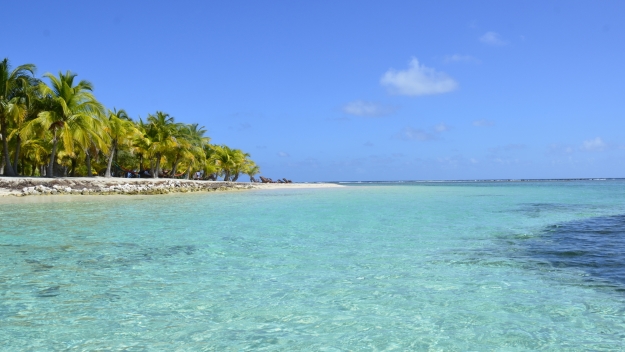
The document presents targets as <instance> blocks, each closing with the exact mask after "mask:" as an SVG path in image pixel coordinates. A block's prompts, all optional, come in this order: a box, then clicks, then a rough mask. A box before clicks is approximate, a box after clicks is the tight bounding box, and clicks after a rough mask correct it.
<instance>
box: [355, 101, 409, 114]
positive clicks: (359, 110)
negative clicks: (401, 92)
mask: <svg viewBox="0 0 625 352" xmlns="http://www.w3.org/2000/svg"><path fill="white" fill-rule="evenodd" d="M396 110H397V108H395V107H392V106H384V105H380V104H377V103H372V102H368V101H362V100H356V101H352V102H350V103H347V104H346V105H345V106H343V112H344V113H346V114H350V115H355V116H362V117H382V116H387V115H390V114H392V113H394V112H395V111H396Z"/></svg>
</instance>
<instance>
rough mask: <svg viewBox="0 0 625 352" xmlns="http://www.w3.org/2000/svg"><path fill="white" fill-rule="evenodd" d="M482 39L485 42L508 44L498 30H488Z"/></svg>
mask: <svg viewBox="0 0 625 352" xmlns="http://www.w3.org/2000/svg"><path fill="white" fill-rule="evenodd" d="M480 41H481V42H482V43H484V44H488V45H495V46H503V45H506V44H508V42H507V41H505V40H504V39H503V38H502V37H501V35H499V33H497V32H486V33H484V35H482V36H481V37H480Z"/></svg>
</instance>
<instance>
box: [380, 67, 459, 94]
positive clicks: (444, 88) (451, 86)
mask: <svg viewBox="0 0 625 352" xmlns="http://www.w3.org/2000/svg"><path fill="white" fill-rule="evenodd" d="M409 66H410V67H409V68H408V69H407V70H404V71H397V70H395V69H390V70H388V71H386V73H385V74H384V75H383V76H382V78H381V79H380V84H382V85H383V86H386V87H387V89H388V90H389V92H391V93H392V94H399V95H411V96H417V95H428V94H442V93H448V92H451V91H453V90H455V89H456V88H458V83H457V82H456V81H454V80H453V78H451V77H449V76H448V75H447V74H445V73H444V72H438V71H436V70H434V69H433V68H429V67H425V66H423V65H419V60H417V59H416V58H413V59H412V60H411V61H410V65H409Z"/></svg>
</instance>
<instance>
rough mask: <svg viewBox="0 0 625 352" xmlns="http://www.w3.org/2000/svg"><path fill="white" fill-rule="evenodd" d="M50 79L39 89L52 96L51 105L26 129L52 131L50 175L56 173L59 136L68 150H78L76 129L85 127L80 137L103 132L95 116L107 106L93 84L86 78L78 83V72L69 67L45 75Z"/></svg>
mask: <svg viewBox="0 0 625 352" xmlns="http://www.w3.org/2000/svg"><path fill="white" fill-rule="evenodd" d="M44 76H45V77H47V78H48V79H49V80H50V85H49V86H48V85H46V84H44V83H41V84H40V85H39V89H40V90H41V95H42V96H43V97H44V99H50V103H51V108H50V109H48V110H46V111H43V112H41V113H39V114H38V115H37V118H36V119H34V120H33V121H31V123H29V124H28V125H27V126H26V127H25V130H26V131H27V132H29V133H32V132H34V131H38V132H39V133H40V134H43V133H45V132H46V131H51V132H52V151H51V153H50V163H49V165H48V171H47V176H48V177H53V175H54V163H55V161H56V150H57V144H58V141H59V139H61V140H62V142H63V147H64V148H65V151H66V152H67V153H68V154H73V152H74V142H75V138H74V137H75V134H76V133H75V132H76V131H82V132H83V133H78V134H82V135H83V136H81V137H80V138H82V137H84V136H86V135H90V136H92V137H93V136H95V135H97V134H101V133H102V131H101V130H100V131H98V130H95V128H97V127H98V124H97V123H95V121H94V120H95V119H98V118H99V117H101V116H103V115H104V107H103V106H102V104H100V103H99V102H98V101H97V100H96V99H95V97H94V96H93V93H92V91H93V85H92V84H91V83H90V82H88V81H85V80H82V81H80V82H78V83H77V84H74V79H75V78H76V74H75V73H72V72H70V71H67V72H66V73H65V74H63V73H62V72H59V75H58V77H56V76H54V75H52V74H51V73H46V74H45V75H44Z"/></svg>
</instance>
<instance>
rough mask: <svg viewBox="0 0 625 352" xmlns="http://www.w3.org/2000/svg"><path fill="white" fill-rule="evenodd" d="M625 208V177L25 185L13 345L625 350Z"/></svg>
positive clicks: (8, 232) (11, 210) (7, 313)
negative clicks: (73, 189) (120, 188)
mask: <svg viewBox="0 0 625 352" xmlns="http://www.w3.org/2000/svg"><path fill="white" fill-rule="evenodd" d="M70 199H71V200H72V201H69V200H70ZM622 214H625V182H622V181H605V182H540V183H525V182H524V183H459V184H445V183H441V184H395V185H393V184H391V185H360V186H359V185H350V186H348V187H344V188H331V189H299V190H271V191H246V192H236V193H234V192H231V193H203V194H183V195H167V196H129V197H116V196H108V197H103V196H100V197H88V196H83V197H75V198H69V197H30V198H23V199H19V203H17V204H15V203H13V204H0V219H1V220H0V221H1V229H2V230H1V233H0V350H3V351H4V350H6V351H22V350H24V351H29V350H30V351H56V350H124V351H143V350H148V351H150V350H180V351H186V350H188V351H196V350H217V351H239V350H264V351H282V350H284V351H290V350H310V351H349V350H364V351H391V350H398V351H404V350H432V351H454V350H457V351H467V350H474V351H484V350H507V351H515V350H518V351H522V350H622V349H625V343H624V342H623V341H624V340H625V282H624V281H623V280H621V278H623V277H625V276H623V275H622V274H623V273H624V272H625V270H624V269H623V267H625V263H622V262H621V261H620V259H619V258H616V257H613V255H615V254H614V253H625V241H624V240H623V239H622V238H625V221H621V220H622V219H621V217H620V216H621V215H622ZM603 227H606V229H603ZM578 230H579V231H578ZM595 230H596V231H595ZM589 231H590V232H592V231H595V232H593V233H594V235H592V236H591V235H587V233H589ZM569 233H576V235H575V236H571V235H569ZM605 234H609V235H610V236H612V237H611V238H613V239H619V240H618V241H615V242H612V241H611V240H609V241H608V240H605V238H607V237H605V236H607V235H605ZM620 234H622V235H623V236H620ZM593 236H594V237H593ZM602 241H603V242H602ZM614 246H617V247H616V248H615V247H614ZM618 246H621V247H618ZM578 247H579V248H578ZM571 248H572V249H571ZM576 248H578V249H579V250H577V249H576ZM606 248H611V250H613V251H612V252H606ZM621 249H622V250H621ZM615 258H616V259H615ZM602 263H603V264H602ZM602 265H605V266H606V268H605V270H603V269H604V268H603V267H602ZM608 266H609V268H608ZM608 269H609V270H608Z"/></svg>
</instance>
